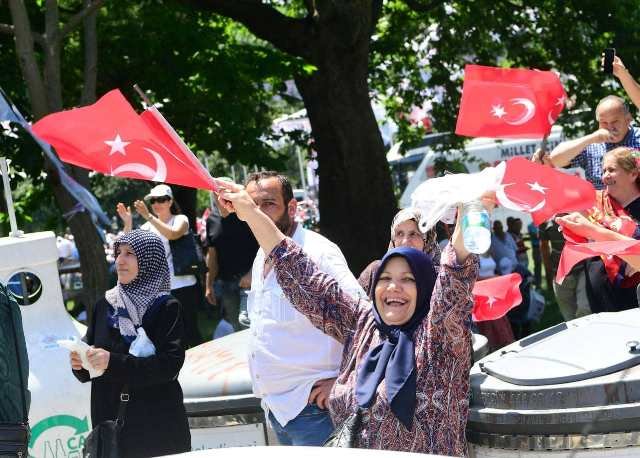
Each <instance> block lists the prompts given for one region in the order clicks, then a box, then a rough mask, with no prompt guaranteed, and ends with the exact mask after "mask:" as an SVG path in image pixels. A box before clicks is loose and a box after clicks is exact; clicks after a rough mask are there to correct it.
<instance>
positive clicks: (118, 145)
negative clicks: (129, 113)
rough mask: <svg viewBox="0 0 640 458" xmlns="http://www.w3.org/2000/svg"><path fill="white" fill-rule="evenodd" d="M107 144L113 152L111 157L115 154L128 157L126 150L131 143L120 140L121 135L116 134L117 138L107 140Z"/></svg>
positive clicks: (110, 153)
mask: <svg viewBox="0 0 640 458" xmlns="http://www.w3.org/2000/svg"><path fill="white" fill-rule="evenodd" d="M105 143H106V144H107V145H109V146H110V147H111V151H109V156H112V155H114V154H115V153H120V154H122V155H123V156H126V153H125V151H124V148H125V147H126V146H127V145H129V144H131V142H123V141H122V138H120V134H116V138H114V139H113V140H105Z"/></svg>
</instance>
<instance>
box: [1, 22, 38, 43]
mask: <svg viewBox="0 0 640 458" xmlns="http://www.w3.org/2000/svg"><path fill="white" fill-rule="evenodd" d="M0 33H4V34H5V35H11V36H14V35H15V33H16V29H15V27H14V26H12V25H11V24H0ZM31 36H32V37H33V41H35V42H36V43H38V44H39V45H40V46H44V36H43V35H42V34H40V33H35V32H31Z"/></svg>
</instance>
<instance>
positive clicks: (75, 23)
mask: <svg viewBox="0 0 640 458" xmlns="http://www.w3.org/2000/svg"><path fill="white" fill-rule="evenodd" d="M104 1H105V0H93V1H92V2H91V4H89V6H87V7H85V8H83V9H81V10H80V11H78V12H77V13H76V14H74V15H73V16H71V18H69V20H68V21H67V23H66V24H65V25H64V26H63V27H62V29H61V30H60V38H61V39H62V38H64V37H66V36H67V35H69V34H70V33H71V32H73V31H74V30H75V29H77V28H78V27H79V26H80V24H82V21H83V20H84V18H86V17H87V16H89V15H90V14H92V13H94V12H96V11H98V9H100V7H102V5H104Z"/></svg>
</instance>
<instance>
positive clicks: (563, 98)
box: [556, 95, 566, 106]
mask: <svg viewBox="0 0 640 458" xmlns="http://www.w3.org/2000/svg"><path fill="white" fill-rule="evenodd" d="M565 99H566V97H565V96H564V95H563V96H561V97H558V100H557V101H556V105H559V106H563V105H564V101H565Z"/></svg>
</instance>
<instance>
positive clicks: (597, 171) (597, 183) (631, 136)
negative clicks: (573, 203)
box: [569, 126, 640, 189]
mask: <svg viewBox="0 0 640 458" xmlns="http://www.w3.org/2000/svg"><path fill="white" fill-rule="evenodd" d="M619 146H628V147H630V148H638V149H640V128H638V127H634V126H629V132H627V135H626V136H625V137H624V138H623V139H622V141H621V142H619V143H592V144H591V145H589V146H587V147H586V148H585V149H584V150H582V152H581V153H580V154H578V155H577V156H576V157H574V158H573V160H572V161H571V162H570V163H569V167H582V169H583V170H584V174H585V177H586V179H587V181H590V182H591V183H592V184H593V186H594V187H595V188H596V189H603V188H604V183H603V182H602V157H603V156H604V154H605V153H606V152H607V151H611V150H612V149H614V148H617V147H619Z"/></svg>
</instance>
